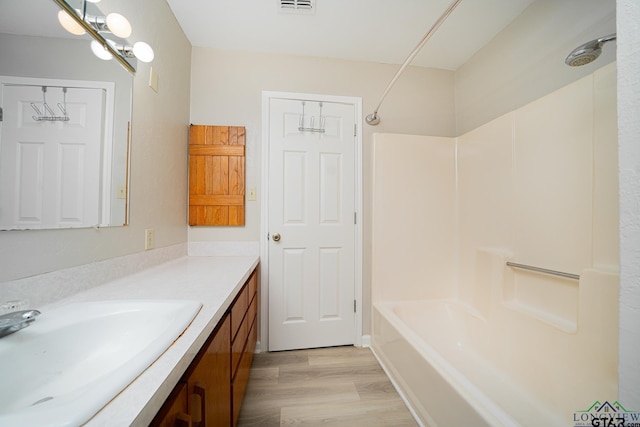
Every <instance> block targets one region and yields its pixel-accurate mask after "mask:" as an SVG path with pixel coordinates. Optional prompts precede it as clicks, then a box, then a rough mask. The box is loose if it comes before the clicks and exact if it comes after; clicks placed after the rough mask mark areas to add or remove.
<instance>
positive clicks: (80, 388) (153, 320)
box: [0, 300, 202, 427]
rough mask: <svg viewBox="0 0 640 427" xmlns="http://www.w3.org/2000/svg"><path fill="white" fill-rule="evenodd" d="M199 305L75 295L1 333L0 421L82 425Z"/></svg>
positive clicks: (150, 359) (168, 341)
mask: <svg viewBox="0 0 640 427" xmlns="http://www.w3.org/2000/svg"><path fill="white" fill-rule="evenodd" d="M201 306H202V304H200V303H199V302H196V301H177V300H175V301H174V300H112V301H97V302H78V303H71V304H68V305H65V306H60V307H56V308H53V309H51V310H48V311H46V310H41V311H42V314H41V315H40V316H39V317H38V319H37V320H36V321H35V322H34V323H33V324H32V325H31V326H29V327H28V328H25V329H22V330H20V331H18V332H16V333H14V334H12V335H8V336H5V337H3V338H1V339H0V426H38V427H40V426H78V425H81V424H83V423H85V422H86V421H88V420H89V419H90V418H91V417H92V416H93V415H94V414H96V413H97V412H98V411H99V410H100V409H101V408H102V407H103V406H104V405H106V404H107V403H108V402H109V401H110V400H111V399H113V398H114V397H115V396H116V395H117V394H118V393H119V392H120V391H122V390H123V389H124V388H125V387H127V385H129V384H130V383H131V382H132V381H133V380H134V379H135V378H136V377H137V376H138V375H140V374H141V373H142V372H143V371H144V370H145V369H146V368H147V367H149V365H151V364H152V363H153V362H154V361H155V360H156V359H157V358H158V357H159V356H160V355H161V354H162V353H163V352H164V351H165V350H166V349H167V348H169V347H170V346H171V344H172V343H173V342H174V341H175V340H176V339H177V338H178V337H179V336H180V335H181V334H182V332H183V331H184V330H185V329H186V328H187V326H189V324H190V323H191V321H192V320H193V318H194V317H195V316H196V314H197V313H198V311H199V310H200V307H201Z"/></svg>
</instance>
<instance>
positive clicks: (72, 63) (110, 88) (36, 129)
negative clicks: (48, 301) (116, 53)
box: [0, 0, 135, 230]
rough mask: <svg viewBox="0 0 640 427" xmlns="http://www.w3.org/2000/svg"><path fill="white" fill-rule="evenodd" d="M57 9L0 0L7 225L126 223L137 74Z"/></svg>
mask: <svg viewBox="0 0 640 427" xmlns="http://www.w3.org/2000/svg"><path fill="white" fill-rule="evenodd" d="M72 1H73V2H76V4H72ZM72 1H71V0H70V1H69V3H68V4H69V6H70V7H73V8H74V9H75V8H78V7H80V5H81V4H82V3H83V1H82V0H72ZM91 7H93V8H95V9H94V12H93V13H95V14H96V15H98V14H100V11H99V10H98V9H97V6H96V5H94V4H91ZM60 10H61V9H60V7H59V6H58V4H56V2H54V1H52V0H19V1H16V0H0V107H1V108H2V110H1V111H2V117H1V120H0V229H1V230H28V229H60V228H81V227H96V226H98V227H108V226H123V225H126V224H127V218H128V194H129V182H128V181H129V173H128V171H129V139H130V127H131V100H132V88H133V75H132V74H131V73H130V72H129V71H127V70H126V69H125V68H124V67H123V66H122V64H120V63H119V62H117V61H103V60H101V59H99V58H97V57H96V56H95V55H94V54H93V52H92V50H91V47H90V42H91V40H92V36H91V35H90V34H88V33H85V34H84V35H72V34H70V33H68V32H67V31H65V30H64V29H63V28H62V27H61V25H60V23H59V22H58V12H59V11H60ZM132 61H135V59H133V60H132ZM132 63H133V64H134V66H135V62H132Z"/></svg>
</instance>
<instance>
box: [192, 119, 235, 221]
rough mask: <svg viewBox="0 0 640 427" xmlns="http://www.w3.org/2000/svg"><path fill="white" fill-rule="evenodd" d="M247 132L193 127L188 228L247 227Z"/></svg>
mask: <svg viewBox="0 0 640 427" xmlns="http://www.w3.org/2000/svg"><path fill="white" fill-rule="evenodd" d="M245 134H246V132H245V128H244V127H242V126H206V125H191V126H190V129H189V225H244V224H245V218H244V217H245V198H244V192H245V191H244V189H245V146H246V137H245Z"/></svg>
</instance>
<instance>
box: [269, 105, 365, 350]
mask: <svg viewBox="0 0 640 427" xmlns="http://www.w3.org/2000/svg"><path fill="white" fill-rule="evenodd" d="M302 113H303V103H302V101H301V100H291V99H277V98H271V100H270V103H269V114H270V116H269V117H270V120H269V133H268V134H269V208H268V209H269V213H268V217H269V233H270V240H269V350H270V351H276V350H291V349H300V348H314V347H327V346H336V345H348V344H353V343H354V336H355V313H354V289H355V276H354V263H355V225H354V213H355V151H356V138H355V136H354V126H355V106H354V105H352V104H342V103H334V102H323V103H322V102H318V101H309V100H307V101H305V104H304V120H302ZM301 127H302V128H306V129H319V128H322V129H324V132H319V131H313V130H304V129H303V130H301V129H300V128H301Z"/></svg>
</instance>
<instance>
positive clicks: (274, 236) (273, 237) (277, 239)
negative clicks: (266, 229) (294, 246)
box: [271, 233, 280, 242]
mask: <svg viewBox="0 0 640 427" xmlns="http://www.w3.org/2000/svg"><path fill="white" fill-rule="evenodd" d="M271 238H272V239H273V241H274V242H279V241H280V233H273V234H272V235H271Z"/></svg>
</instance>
